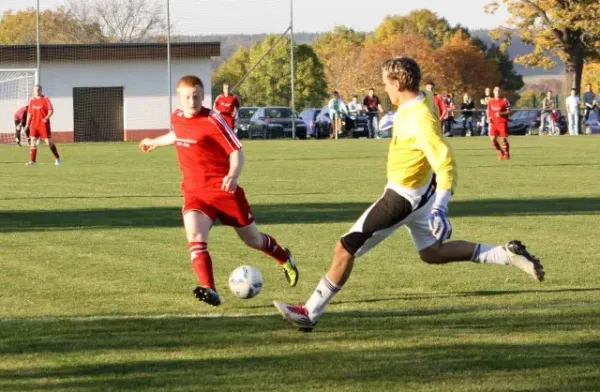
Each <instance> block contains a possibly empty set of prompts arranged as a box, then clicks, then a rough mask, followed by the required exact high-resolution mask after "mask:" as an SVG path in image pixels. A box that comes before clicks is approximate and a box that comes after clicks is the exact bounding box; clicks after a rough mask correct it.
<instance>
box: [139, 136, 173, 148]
mask: <svg viewBox="0 0 600 392" xmlns="http://www.w3.org/2000/svg"><path fill="white" fill-rule="evenodd" d="M173 143H175V132H169V133H167V134H165V135H162V136H159V137H156V138H154V139H149V138H146V139H144V140H142V141H141V142H140V150H142V151H144V152H150V151H152V150H154V149H156V148H158V147H164V146H170V145H171V144H173Z"/></svg>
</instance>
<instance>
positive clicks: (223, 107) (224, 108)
mask: <svg viewBox="0 0 600 392" xmlns="http://www.w3.org/2000/svg"><path fill="white" fill-rule="evenodd" d="M239 107H240V101H239V100H238V97H236V96H235V95H233V94H229V95H228V96H225V95H223V94H221V95H219V96H218V97H217V99H216V100H215V109H217V110H218V111H219V112H220V113H221V115H222V116H229V117H233V113H234V112H235V109H239Z"/></svg>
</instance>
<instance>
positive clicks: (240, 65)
mask: <svg viewBox="0 0 600 392" xmlns="http://www.w3.org/2000/svg"><path fill="white" fill-rule="evenodd" d="M249 64H250V52H249V51H248V49H246V48H244V47H239V48H238V49H237V50H236V51H235V52H234V53H233V54H232V55H231V56H230V57H229V58H228V59H227V61H225V62H224V63H223V64H221V66H220V67H219V68H218V69H217V71H216V72H215V73H214V74H213V76H212V83H213V85H212V96H213V99H214V98H215V97H217V96H218V95H219V94H221V91H222V86H223V84H224V83H227V84H229V86H230V87H234V86H235V85H236V84H237V83H238V82H239V81H240V80H241V79H242V77H243V76H244V75H245V74H246V73H247V72H248V66H249ZM236 94H237V95H238V96H239V98H240V100H241V101H242V102H244V101H245V97H244V96H243V95H242V94H241V93H240V92H236Z"/></svg>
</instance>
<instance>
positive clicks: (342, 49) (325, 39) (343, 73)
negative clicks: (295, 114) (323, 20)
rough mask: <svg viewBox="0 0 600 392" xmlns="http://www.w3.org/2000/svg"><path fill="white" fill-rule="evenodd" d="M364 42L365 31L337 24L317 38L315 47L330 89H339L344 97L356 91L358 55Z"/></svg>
mask: <svg viewBox="0 0 600 392" xmlns="http://www.w3.org/2000/svg"><path fill="white" fill-rule="evenodd" d="M364 42H365V34H364V33H360V32H357V31H354V30H352V29H350V28H348V27H345V26H336V27H334V28H333V30H332V31H330V32H327V33H324V34H321V35H320V36H319V37H318V38H317V39H316V40H315V43H314V49H315V52H316V53H317V55H318V56H319V59H320V60H321V62H322V63H323V67H324V71H325V80H326V81H327V86H328V88H329V90H338V91H339V92H340V94H341V95H342V97H349V96H351V95H352V94H354V93H355V92H356V90H355V85H356V81H357V77H358V72H357V71H358V69H359V67H358V56H359V53H360V51H361V49H362V46H363V43H364Z"/></svg>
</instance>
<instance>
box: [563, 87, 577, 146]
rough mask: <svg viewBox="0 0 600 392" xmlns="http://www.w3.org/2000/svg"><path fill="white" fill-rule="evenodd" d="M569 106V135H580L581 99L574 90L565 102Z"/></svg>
mask: <svg viewBox="0 0 600 392" xmlns="http://www.w3.org/2000/svg"><path fill="white" fill-rule="evenodd" d="M565 104H566V106H567V115H568V116H569V135H578V134H579V97H578V96H577V95H576V91H575V89H574V88H572V89H571V95H569V96H568V97H567V99H566V100H565Z"/></svg>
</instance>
